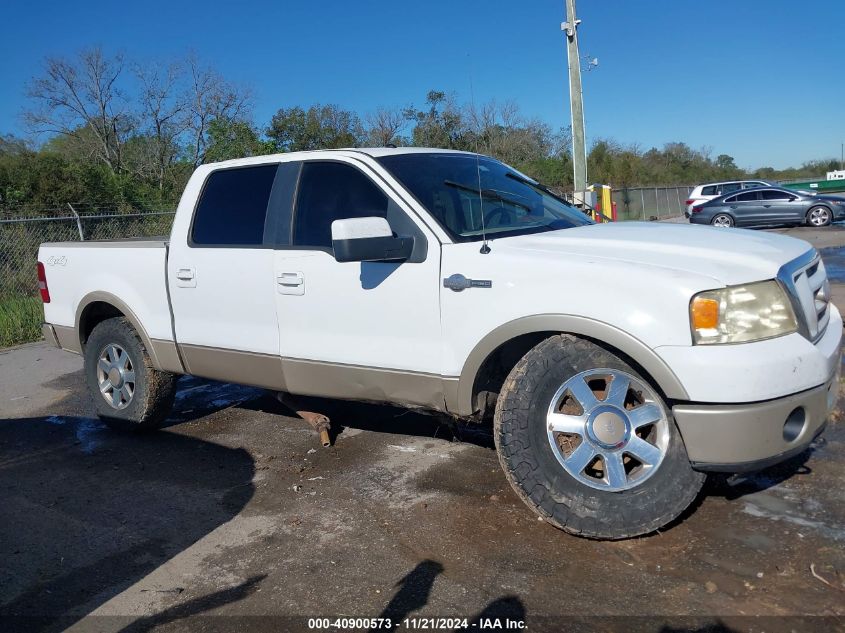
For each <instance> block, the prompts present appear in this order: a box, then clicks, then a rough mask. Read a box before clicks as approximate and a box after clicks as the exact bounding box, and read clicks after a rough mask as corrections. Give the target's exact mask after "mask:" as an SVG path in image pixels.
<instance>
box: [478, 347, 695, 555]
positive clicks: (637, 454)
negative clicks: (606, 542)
mask: <svg viewBox="0 0 845 633" xmlns="http://www.w3.org/2000/svg"><path fill="white" fill-rule="evenodd" d="M494 436H495V441H496V449H497V451H498V454H499V461H500V463H501V464H502V468H503V469H504V471H505V475H506V476H507V478H508V481H509V482H510V483H511V485H512V486H513V488H514V490H516V492H517V494H518V495H519V496H520V497H521V498H522V500H523V501H524V502H525V503H526V504H527V505H528V506H529V507H530V508H531V509H532V510H534V512H536V513H537V514H538V515H540V516H541V517H542V518H543V519H545V520H546V521H548V522H549V523H551V524H552V525H554V526H556V527H558V528H560V529H562V530H566V531H567V532H570V533H572V534H577V535H579V536H584V537H587V538H594V539H622V538H629V537H633V536H639V535H642V534H648V533H649V532H653V531H655V530H657V529H658V528H660V527H663V526H665V525H666V524H667V523H669V522H671V521H672V520H673V519H675V518H677V517H678V516H679V515H680V514H681V513H682V512H683V511H684V510H685V509H686V508H687V507H689V505H690V504H691V503H692V502H693V500H695V498H696V496H697V495H698V493H699V491H700V490H701V486H702V485H703V483H704V479H705V475H704V474H703V473H700V472H697V471H694V470H693V469H692V468H691V466H690V463H689V458H688V457H687V452H686V449H685V448H684V444H683V441H682V439H681V436H680V433H679V432H678V429H677V427H676V426H675V422H674V419H673V418H672V414H671V411H670V410H669V409H668V407H667V406H666V404H665V402H664V401H663V399H662V397H661V396H660V394H659V393H658V391H657V390H656V389H655V388H654V387H653V386H652V385H650V384H649V382H648V380H647V379H646V378H645V377H643V376H642V375H640V374H639V373H637V370H636V369H634V368H633V367H631V366H630V365H629V364H628V363H626V362H625V361H624V360H623V359H621V358H619V357H618V356H616V355H615V354H613V353H611V352H609V351H607V350H606V349H604V348H602V347H600V346H598V345H596V344H594V343H592V342H590V341H587V340H584V339H581V338H578V337H575V336H570V335H565V334H564V335H557V336H552V337H550V338H548V339H546V340H544V341H543V342H541V343H539V344H538V345H537V346H536V347H534V348H533V349H532V350H531V351H530V352H528V354H526V355H525V356H524V357H523V358H522V359H521V360H520V361H519V362H518V363H517V365H516V366H515V367H514V368H513V370H512V371H511V373H510V374H509V375H508V377H507V379H506V380H505V383H504V386H503V388H502V390H501V392H500V394H499V398H498V401H497V404H496V414H495V418H494Z"/></svg>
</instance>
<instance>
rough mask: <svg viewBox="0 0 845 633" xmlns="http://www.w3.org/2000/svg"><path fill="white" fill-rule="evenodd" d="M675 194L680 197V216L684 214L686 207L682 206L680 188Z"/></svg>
mask: <svg viewBox="0 0 845 633" xmlns="http://www.w3.org/2000/svg"><path fill="white" fill-rule="evenodd" d="M675 193H676V194H677V196H678V213H679V214H680V215H683V214H684V207H683V206H682V205H681V190H680V188H677V189H675Z"/></svg>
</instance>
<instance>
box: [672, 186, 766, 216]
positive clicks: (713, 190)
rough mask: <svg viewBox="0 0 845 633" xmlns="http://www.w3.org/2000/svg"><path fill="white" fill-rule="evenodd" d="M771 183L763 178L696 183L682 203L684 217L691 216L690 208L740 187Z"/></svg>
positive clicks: (748, 187)
mask: <svg viewBox="0 0 845 633" xmlns="http://www.w3.org/2000/svg"><path fill="white" fill-rule="evenodd" d="M771 186H773V185H772V183H770V182H766V181H765V180H729V181H727V182H710V183H707V184H706V185H698V186H697V187H696V188H695V189H693V190H692V192H691V193H690V195H689V197H687V200H686V202H685V203H684V204H686V211H684V215H685V216H686V217H690V216H692V208H693V207H695V206H698V205H700V204H703V203H705V202H707V201H708V200H712V199H713V198H718V197H719V196H722V195H725V194H728V193H731V192H732V191H739V190H740V189H756V188H757V187H771Z"/></svg>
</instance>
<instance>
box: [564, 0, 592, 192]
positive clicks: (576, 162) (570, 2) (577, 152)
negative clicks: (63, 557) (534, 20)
mask: <svg viewBox="0 0 845 633" xmlns="http://www.w3.org/2000/svg"><path fill="white" fill-rule="evenodd" d="M580 23H581V20H579V19H578V18H576V17H575V0H566V22H564V23H563V24H561V25H560V28H561V30H562V31H564V32H565V33H566V55H567V58H568V60H569V109H570V112H571V113H572V166H573V171H574V173H573V181H574V184H575V200H576V202H582V203H583V201H584V197H583V196H584V193H583V192H584V191H586V189H587V142H586V134H585V132H584V95H583V93H582V91H581V56H580V55H579V54H578V25H579V24H580Z"/></svg>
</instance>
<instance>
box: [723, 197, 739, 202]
mask: <svg viewBox="0 0 845 633" xmlns="http://www.w3.org/2000/svg"><path fill="white" fill-rule="evenodd" d="M738 197H739V196H731V197H730V198H725V202H736V199H737V198H738Z"/></svg>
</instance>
